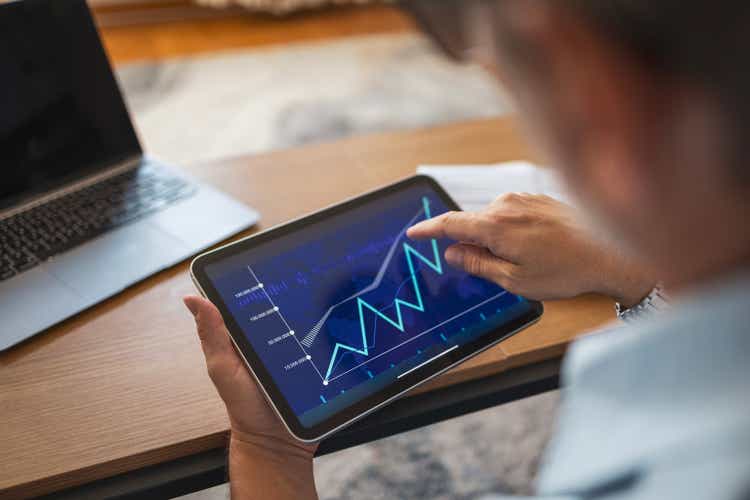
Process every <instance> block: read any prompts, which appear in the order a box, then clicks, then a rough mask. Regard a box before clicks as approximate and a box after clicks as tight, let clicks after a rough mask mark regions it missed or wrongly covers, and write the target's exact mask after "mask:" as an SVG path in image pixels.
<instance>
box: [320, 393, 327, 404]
mask: <svg viewBox="0 0 750 500" xmlns="http://www.w3.org/2000/svg"><path fill="white" fill-rule="evenodd" d="M320 400H321V401H323V403H327V402H328V401H326V398H325V397H323V395H322V394H321V395H320Z"/></svg>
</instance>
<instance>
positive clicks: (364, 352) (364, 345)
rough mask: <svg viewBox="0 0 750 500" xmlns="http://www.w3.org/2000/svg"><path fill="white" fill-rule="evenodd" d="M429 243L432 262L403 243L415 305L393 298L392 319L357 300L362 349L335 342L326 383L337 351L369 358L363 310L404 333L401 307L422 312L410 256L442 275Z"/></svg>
mask: <svg viewBox="0 0 750 500" xmlns="http://www.w3.org/2000/svg"><path fill="white" fill-rule="evenodd" d="M422 203H423V204H424V212H425V218H426V219H430V218H431V217H432V216H431V215H430V201H429V199H427V197H423V198H422ZM430 243H431V245H432V253H433V258H434V262H432V261H430V260H429V259H428V258H427V257H425V256H424V255H422V254H421V253H419V252H418V251H417V250H416V249H415V248H414V247H412V246H411V245H409V243H406V242H404V243H403V248H404V254H405V256H406V263H407V265H408V267H409V275H410V277H411V281H412V285H413V286H414V295H415V296H416V297H417V300H416V304H413V303H411V302H408V301H406V300H403V299H399V298H395V299H394V301H393V304H394V306H395V309H396V319H395V320H394V319H392V318H390V317H388V316H386V315H385V314H383V313H382V312H380V311H379V310H378V309H377V308H375V307H374V306H372V305H371V304H370V303H369V302H367V301H365V300H363V299H362V298H361V297H358V298H357V312H358V314H359V326H360V332H361V334H362V348H361V349H357V348H356V347H352V346H350V345H347V344H342V343H340V342H336V345H335V346H334V348H333V354H332V355H331V360H330V361H329V363H328V369H327V370H326V375H325V381H328V378H329V377H330V376H331V372H332V371H333V367H334V363H335V361H336V356H337V355H338V353H339V350H345V351H350V352H354V353H357V354H362V355H363V356H369V355H370V354H369V353H370V351H369V348H368V346H367V329H366V328H365V319H364V309H368V310H370V311H372V312H373V313H375V314H376V315H377V316H379V317H380V318H382V319H383V320H385V321H386V322H388V323H389V324H390V325H392V326H393V327H394V328H396V329H397V330H399V331H401V332H403V331H404V319H403V313H402V309H401V306H404V307H408V308H409V309H414V310H416V311H419V312H424V310H425V308H424V302H423V300H422V291H421V289H420V287H419V282H418V280H417V273H416V270H415V268H414V260H413V259H412V256H414V257H416V258H418V259H419V260H421V261H422V262H424V263H425V264H426V265H427V266H428V267H430V268H431V269H432V270H434V271H435V272H437V273H438V274H443V265H442V262H441V261H440V251H439V249H438V244H437V240H435V239H432V240H430Z"/></svg>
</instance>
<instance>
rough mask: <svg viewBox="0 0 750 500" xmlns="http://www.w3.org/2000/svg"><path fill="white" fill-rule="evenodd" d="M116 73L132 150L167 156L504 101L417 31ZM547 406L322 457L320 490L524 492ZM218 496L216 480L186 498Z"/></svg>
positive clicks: (316, 136) (376, 127) (539, 403)
mask: <svg viewBox="0 0 750 500" xmlns="http://www.w3.org/2000/svg"><path fill="white" fill-rule="evenodd" d="M117 73H118V78H119V81H120V83H121V86H122V89H123V93H124V96H125V98H126V100H127V102H128V105H129V108H130V110H131V113H132V114H133V117H134V121H135V123H136V127H137V129H138V131H139V135H140V137H141V139H142V142H143V144H144V148H145V149H146V151H147V152H149V153H150V154H152V155H154V156H156V157H159V158H161V159H164V160H166V161H169V162H172V163H176V164H185V163H191V162H201V161H206V160H211V159H215V158H221V157H227V156H237V155H242V154H247V153H262V152H266V151H271V150H275V149H284V148H289V147H293V146H299V145H303V144H309V143H313V142H321V141H329V140H334V139H339V138H343V137H347V136H351V135H355V134H362V133H368V132H378V131H390V130H400V129H407V128H414V127H422V126H429V125H435V124H440V123H447V122H452V121H458V120H464V119H470V118H481V117H491V116H497V115H501V114H504V113H507V112H508V111H509V107H508V104H507V101H506V99H505V98H504V96H503V94H502V92H501V91H500V90H499V89H498V87H497V86H496V84H495V82H494V81H493V80H492V78H490V77H489V76H488V75H487V74H486V73H484V72H483V71H482V70H481V69H479V68H477V67H475V66H461V65H456V64H453V63H451V62H448V61H446V60H445V59H444V58H442V57H441V56H440V55H439V54H437V53H436V51H435V50H434V49H433V48H432V47H431V46H430V45H429V44H428V43H427V42H426V41H425V40H424V39H423V38H421V37H419V36H417V35H379V36H369V37H362V38H352V39H347V40H343V41H336V42H326V43H316V44H306V45H297V46H285V47H277V48H270V49H264V50H254V51H237V52H226V53H222V54H213V55H210V56H201V57H192V58H184V59H174V60H169V61H164V62H158V63H140V64H136V65H130V66H125V67H121V68H119V69H118V71H117ZM415 167H416V165H415ZM196 369H203V368H202V367H196ZM557 404H558V395H557V393H549V394H544V395H540V396H536V397H533V398H529V399H526V400H522V401H518V402H515V403H511V404H507V405H504V406H501V407H498V408H493V409H490V410H485V411H483V412H479V413H476V414H473V415H468V416H465V417H461V418H457V419H453V420H450V421H447V422H443V423H440V424H437V425H433V426H430V427H427V428H423V429H418V430H415V431H412V432H408V433H405V434H402V435H399V436H395V437H392V438H388V439H384V440H381V441H378V442H375V443H371V444H368V445H364V446H359V447H356V448H353V449H351V450H346V451H342V452H339V453H336V454H333V455H330V456H326V457H322V458H320V459H318V460H317V461H316V468H315V474H316V481H317V484H318V489H319V492H320V496H321V498H323V499H328V500H344V499H360V498H367V499H378V498H383V499H393V498H430V499H449V498H451V499H454V498H458V499H462V498H475V497H478V496H481V495H482V494H485V493H487V492H501V493H520V494H524V493H529V492H530V491H531V489H532V483H533V478H534V476H535V474H536V470H537V466H538V463H539V457H540V454H541V450H542V449H543V447H544V445H545V443H546V441H547V439H548V436H549V432H550V429H551V428H552V426H553V421H554V416H555V412H556V409H557ZM226 497H227V487H226V485H224V486H220V487H217V488H212V489H209V490H206V491H202V492H198V493H195V494H193V495H189V496H188V497H186V498H189V499H191V500H200V499H206V500H208V499H211V500H214V499H219V498H226Z"/></svg>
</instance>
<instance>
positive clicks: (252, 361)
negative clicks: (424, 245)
mask: <svg viewBox="0 0 750 500" xmlns="http://www.w3.org/2000/svg"><path fill="white" fill-rule="evenodd" d="M419 184H427V185H428V186H429V188H430V189H432V190H433V191H434V192H435V194H436V195H437V196H439V197H440V198H441V200H442V201H443V202H444V203H445V204H446V206H447V207H448V209H449V210H460V208H459V206H458V205H457V204H456V202H455V201H454V200H453V199H452V198H451V197H450V196H449V195H448V193H446V192H445V190H444V189H443V188H442V187H441V186H440V185H439V184H438V183H437V182H436V181H435V180H434V179H432V178H431V177H427V176H424V175H416V176H412V177H409V178H406V179H404V180H402V181H399V182H396V183H394V184H391V185H389V186H385V187H383V188H380V189H377V190H375V191H371V192H369V193H366V194H363V195H361V196H357V197H355V198H352V199H349V200H346V201H344V202H341V203H339V204H336V205H333V206H330V207H328V208H324V209H322V210H320V211H318V212H315V213H312V214H309V215H306V216H303V217H300V218H298V219H295V220H293V221H291V222H288V223H285V224H282V225H279V226H275V227H272V228H270V229H268V230H265V231H263V232H260V233H257V234H254V235H251V236H248V237H247V238H243V239H241V240H239V241H236V242H233V243H230V244H228V245H225V246H223V247H220V248H218V249H215V250H212V251H209V252H206V253H203V254H201V255H198V256H197V257H196V258H195V259H194V260H193V261H192V263H191V264H190V276H191V278H192V280H193V283H194V284H195V285H196V287H197V288H198V290H199V291H200V293H201V294H202V295H203V296H204V297H206V298H207V299H208V300H210V301H211V302H212V303H213V304H214V305H216V307H217V308H218V309H219V311H220V312H221V315H222V317H223V318H224V321H225V323H226V326H227V330H228V331H229V334H230V337H231V339H232V341H233V343H234V345H235V347H236V348H237V351H238V352H239V354H240V355H241V357H242V358H243V360H244V362H245V364H246V365H247V367H248V369H249V370H250V372H251V373H252V374H253V376H254V377H255V379H256V380H257V382H258V384H259V385H260V387H261V389H262V390H263V392H264V393H265V395H266V398H267V399H268V401H269V403H270V404H271V406H272V408H273V409H274V410H275V411H276V413H277V414H278V416H279V417H280V418H281V420H282V422H283V423H284V425H285V426H286V427H287V429H288V430H289V432H290V433H291V434H292V435H293V436H294V437H295V438H297V439H299V440H300V441H304V442H314V441H318V440H320V439H323V438H324V437H326V436H328V435H329V434H331V433H333V432H335V431H337V430H339V429H341V428H343V427H345V426H347V425H350V424H351V423H353V422H355V421H356V420H358V419H360V418H362V417H364V416H365V415H367V414H369V413H371V412H373V411H375V410H376V409H378V408H380V407H381V406H383V405H385V404H387V403H389V402H390V401H392V400H394V399H396V398H398V397H399V396H401V395H402V394H404V393H406V392H407V391H409V390H411V389H413V388H414V387H416V386H418V385H420V384H422V383H424V382H426V381H427V380H430V379H432V378H434V377H436V376H437V375H440V374H441V373H443V372H445V371H447V370H449V369H450V368H452V367H454V366H456V365H458V364H460V363H462V362H463V361H465V360H467V359H469V358H471V357H473V356H476V355H477V354H479V353H480V352H482V351H484V350H486V349H488V348H490V347H492V346H493V345H495V344H497V343H498V342H500V341H502V340H504V339H506V338H508V337H510V336H512V335H514V334H515V333H517V332H519V331H521V330H522V329H524V328H526V327H527V326H529V325H531V324H532V323H534V322H536V321H537V320H538V319H539V318H540V317H541V315H542V313H543V306H542V304H541V303H540V302H537V301H532V300H528V299H527V301H528V303H529V311H528V313H526V314H524V315H522V316H520V317H518V318H516V319H514V320H513V321H511V322H509V323H507V324H505V325H503V326H502V327H501V328H498V329H496V330H493V331H491V332H488V333H486V334H484V335H482V336H481V337H480V338H478V339H476V340H474V341H472V342H469V343H467V344H463V345H461V346H459V347H458V348H457V349H454V350H452V351H450V352H448V353H447V354H445V355H444V356H440V357H439V358H435V359H434V360H433V361H430V362H428V363H426V364H425V365H424V366H420V367H419V368H418V369H416V370H413V371H411V372H408V374H407V375H405V376H402V377H401V378H400V379H398V380H396V381H395V382H394V383H393V384H391V385H389V386H387V387H386V388H384V389H382V390H380V391H378V392H375V393H374V394H371V395H370V396H368V397H366V398H364V399H363V400H361V401H359V402H357V403H355V404H353V405H351V406H349V407H347V408H345V409H343V410H342V411H340V412H338V413H336V414H334V415H332V416H331V417H329V418H327V419H326V420H323V421H322V422H319V423H318V424H316V425H314V426H312V427H305V426H303V425H302V424H301V423H300V421H299V418H298V417H297V415H296V414H295V413H294V411H293V410H292V409H291V407H290V406H289V403H288V402H287V401H286V398H285V397H284V395H283V394H282V392H281V390H280V389H279V388H278V387H277V385H276V382H275V381H274V380H273V378H272V377H271V375H270V373H269V372H268V370H267V369H266V367H265V366H264V364H263V361H262V360H261V359H260V357H259V356H258V355H257V354H256V352H255V350H254V349H253V347H252V345H251V344H250V342H249V340H248V339H247V338H246V337H245V335H244V333H243V331H242V329H241V328H240V326H239V325H238V324H237V322H236V321H235V320H234V318H233V317H232V315H231V314H230V312H229V309H228V308H227V306H226V305H225V304H224V301H223V300H222V298H221V296H220V294H219V293H218V291H217V290H216V288H215V287H214V285H213V283H211V281H210V280H209V279H208V276H207V275H206V273H205V268H206V266H207V265H210V264H212V263H215V262H218V261H221V260H223V259H225V258H229V257H232V256H234V255H236V254H238V253H242V252H246V251H248V250H252V249H253V248H254V247H255V246H257V245H260V244H265V243H268V242H269V241H273V240H274V239H276V238H280V237H283V236H286V235H288V234H290V233H293V232H294V231H296V230H298V229H300V228H302V227H305V226H307V225H309V224H315V223H320V222H323V221H325V220H326V219H328V218H329V217H333V216H336V215H338V214H341V213H343V212H346V211H347V210H350V209H352V208H355V207H358V206H361V205H364V204H367V203H369V202H371V201H373V200H375V199H377V198H378V197H380V196H384V195H388V194H391V193H395V192H398V191H401V190H406V189H410V188H412V187H413V186H415V185H419Z"/></svg>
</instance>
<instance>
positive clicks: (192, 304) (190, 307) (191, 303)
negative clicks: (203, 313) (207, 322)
mask: <svg viewBox="0 0 750 500" xmlns="http://www.w3.org/2000/svg"><path fill="white" fill-rule="evenodd" d="M182 303H183V304H185V307H187V308H188V311H190V314H192V315H193V316H196V317H197V316H198V304H196V303H195V302H194V301H192V300H190V297H185V298H184V299H182Z"/></svg>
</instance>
